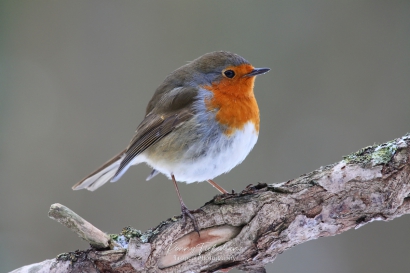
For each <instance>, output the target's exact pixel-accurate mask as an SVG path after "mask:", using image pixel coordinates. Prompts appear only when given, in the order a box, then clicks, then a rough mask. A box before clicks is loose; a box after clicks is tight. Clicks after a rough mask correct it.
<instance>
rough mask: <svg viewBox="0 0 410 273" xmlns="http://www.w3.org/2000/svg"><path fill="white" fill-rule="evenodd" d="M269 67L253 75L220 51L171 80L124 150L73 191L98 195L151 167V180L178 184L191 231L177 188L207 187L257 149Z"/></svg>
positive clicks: (238, 59)
mask: <svg viewBox="0 0 410 273" xmlns="http://www.w3.org/2000/svg"><path fill="white" fill-rule="evenodd" d="M269 70H270V69H269V68H254V67H253V66H252V65H251V64H250V63H249V62H248V61H246V60H245V59H244V58H242V57H241V56H239V55H237V54H234V53H230V52H225V51H218V52H212V53H208V54H205V55H203V56H201V57H199V58H198V59H196V60H194V61H192V62H190V63H188V64H186V65H184V66H182V67H180V68H178V69H177V70H175V71H174V72H172V73H171V74H169V75H168V76H167V77H166V78H165V80H164V82H163V83H162V84H161V85H160V86H159V87H158V88H157V90H156V91H155V93H154V96H153V97H152V99H151V100H150V102H149V103H148V106H147V109H146V115H145V118H144V120H143V121H142V122H141V124H140V125H139V126H138V128H137V130H136V133H135V136H134V138H133V139H132V140H131V142H130V144H129V145H128V147H127V148H125V149H124V150H123V151H121V152H120V153H119V154H117V155H116V156H114V157H113V158H112V159H110V160H109V161H107V162H106V163H105V164H104V165H102V166H101V167H100V168H98V169H97V170H96V171H94V172H93V173H91V174H90V175H88V176H87V177H85V178H84V179H83V180H81V181H80V182H78V183H77V184H75V185H74V186H73V189H74V190H80V189H87V190H90V191H94V190H96V189H97V188H99V187H101V186H102V185H104V184H105V183H106V182H108V181H110V182H116V181H117V180H118V179H120V178H121V176H122V175H123V174H124V173H125V172H126V171H127V170H128V168H129V167H130V166H132V165H137V164H139V163H142V162H145V163H147V164H148V165H149V166H151V167H152V168H153V170H152V172H151V174H150V175H149V176H148V177H147V180H149V179H151V178H152V177H154V176H155V175H157V174H158V173H162V174H164V175H165V176H167V177H168V178H169V179H171V180H172V181H173V183H174V186H175V189H176V192H177V194H178V198H179V201H180V203H181V212H182V216H183V220H184V225H185V224H186V217H189V218H190V219H191V220H192V222H193V226H194V229H195V231H196V232H198V234H199V228H198V224H197V221H196V219H195V217H194V216H193V215H192V213H195V212H198V210H189V209H188V208H187V207H186V205H185V204H184V202H183V200H182V198H181V195H180V193H179V190H178V186H177V183H176V181H177V180H178V181H179V182H186V183H192V182H202V181H208V182H209V183H210V184H211V185H212V186H214V187H215V188H216V189H217V190H218V191H220V192H221V193H222V194H225V193H227V191H226V190H224V189H223V188H222V187H221V186H219V185H218V184H216V183H215V182H214V181H213V180H212V179H214V178H215V177H217V176H219V175H221V174H223V173H227V172H229V171H230V170H231V169H232V168H233V167H235V166H236V165H238V164H239V163H241V162H242V161H243V160H244V159H245V157H246V156H247V155H248V154H249V152H250V151H251V150H252V148H253V146H254V145H255V143H256V141H257V139H258V134H259V108H258V104H257V103H256V99H255V95H254V93H253V86H254V81H255V77H256V76H257V75H260V74H264V73H266V72H268V71H269Z"/></svg>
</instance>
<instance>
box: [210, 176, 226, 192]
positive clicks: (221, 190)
mask: <svg viewBox="0 0 410 273" xmlns="http://www.w3.org/2000/svg"><path fill="white" fill-rule="evenodd" d="M208 183H209V184H211V185H212V187H214V188H215V189H217V190H218V191H219V192H220V193H222V194H227V193H228V192H227V191H226V190H225V189H224V188H222V187H221V186H219V185H218V184H216V183H215V181H213V180H211V179H208Z"/></svg>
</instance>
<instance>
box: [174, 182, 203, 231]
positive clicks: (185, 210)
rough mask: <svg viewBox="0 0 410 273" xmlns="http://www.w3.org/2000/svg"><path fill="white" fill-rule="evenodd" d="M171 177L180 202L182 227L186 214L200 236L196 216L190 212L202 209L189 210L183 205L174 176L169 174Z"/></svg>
mask: <svg viewBox="0 0 410 273" xmlns="http://www.w3.org/2000/svg"><path fill="white" fill-rule="evenodd" d="M171 177H172V181H173V182H174V186H175V190H176V191H177V194H178V198H179V203H181V212H182V218H183V221H184V224H183V226H182V227H183V228H184V227H185V225H186V216H188V217H189V218H191V220H192V224H193V225H194V230H195V231H196V232H197V233H198V236H200V235H199V228H198V222H197V221H196V218H195V217H194V216H193V215H192V213H196V212H200V211H203V210H202V209H196V210H189V209H188V208H187V207H186V206H185V204H184V201H182V197H181V194H180V193H179V189H178V185H177V181H176V180H175V176H174V175H173V174H171Z"/></svg>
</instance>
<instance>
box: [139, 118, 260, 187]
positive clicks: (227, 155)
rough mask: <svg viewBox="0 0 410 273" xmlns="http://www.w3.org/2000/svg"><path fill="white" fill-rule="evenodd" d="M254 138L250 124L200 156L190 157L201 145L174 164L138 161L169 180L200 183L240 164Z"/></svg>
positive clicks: (142, 159) (193, 147) (221, 136)
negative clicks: (173, 177)
mask: <svg viewBox="0 0 410 273" xmlns="http://www.w3.org/2000/svg"><path fill="white" fill-rule="evenodd" d="M257 139H258V132H257V131H256V130H255V126H254V125H253V124H252V123H250V122H249V123H247V124H246V125H245V126H244V128H243V129H242V130H237V131H236V132H235V133H234V134H232V135H231V136H226V135H224V134H220V136H218V137H217V138H216V139H214V140H213V143H212V145H207V146H208V148H207V149H206V151H205V152H204V154H203V155H201V156H199V157H192V156H191V155H192V154H193V153H194V152H195V151H198V150H199V149H201V146H204V143H202V142H198V143H195V144H194V145H192V147H190V148H189V150H188V151H187V152H186V155H185V156H184V157H183V158H182V159H181V160H177V162H176V161H175V160H154V161H153V160H150V159H149V158H148V157H145V156H143V158H140V162H141V161H145V162H146V163H147V164H149V165H150V166H152V167H153V168H154V169H156V170H158V171H159V172H161V173H163V174H164V175H166V176H167V177H168V178H171V174H174V176H175V179H176V180H177V181H178V182H186V183H192V182H201V181H206V180H208V179H213V178H215V177H217V176H219V175H221V174H223V173H226V172H229V171H230V170H231V169H232V168H234V167H235V166H236V165H238V164H240V163H241V162H242V161H243V160H244V159H245V158H246V156H247V155H248V154H249V152H250V151H251V150H252V148H253V147H254V146H255V143H256V141H257ZM190 153H191V154H190Z"/></svg>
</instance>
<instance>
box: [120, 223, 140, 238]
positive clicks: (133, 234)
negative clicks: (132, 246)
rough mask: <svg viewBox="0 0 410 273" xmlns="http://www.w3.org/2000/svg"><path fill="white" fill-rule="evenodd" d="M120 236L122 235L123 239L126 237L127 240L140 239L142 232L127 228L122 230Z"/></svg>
mask: <svg viewBox="0 0 410 273" xmlns="http://www.w3.org/2000/svg"><path fill="white" fill-rule="evenodd" d="M121 235H124V236H125V237H127V239H131V238H136V237H141V235H142V232H141V230H138V229H135V228H133V227H130V226H128V227H125V228H123V229H122V231H121Z"/></svg>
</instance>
